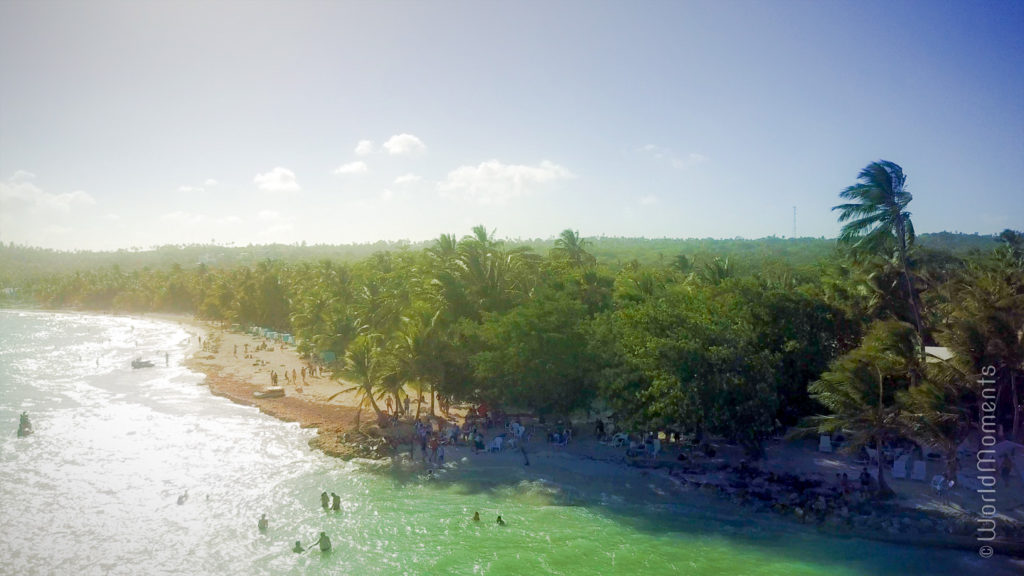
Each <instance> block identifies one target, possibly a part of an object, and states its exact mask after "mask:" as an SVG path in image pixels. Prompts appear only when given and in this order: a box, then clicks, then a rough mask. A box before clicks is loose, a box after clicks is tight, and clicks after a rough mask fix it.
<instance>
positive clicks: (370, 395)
mask: <svg viewBox="0 0 1024 576" xmlns="http://www.w3.org/2000/svg"><path fill="white" fill-rule="evenodd" d="M366 397H367V399H369V400H370V406H372V407H373V412H374V414H376V415H377V421H378V422H379V421H380V420H381V411H380V406H377V401H376V400H374V399H373V392H371V391H369V390H367V391H366Z"/></svg>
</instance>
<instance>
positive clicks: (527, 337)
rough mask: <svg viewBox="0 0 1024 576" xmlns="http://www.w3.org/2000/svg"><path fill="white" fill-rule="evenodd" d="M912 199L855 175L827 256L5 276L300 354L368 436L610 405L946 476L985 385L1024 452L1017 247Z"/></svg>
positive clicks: (25, 254)
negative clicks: (802, 441)
mask: <svg viewBox="0 0 1024 576" xmlns="http://www.w3.org/2000/svg"><path fill="white" fill-rule="evenodd" d="M903 181H904V176H903V173H902V169H900V167H899V166H897V165H895V164H892V163H888V162H877V163H873V164H871V165H869V166H868V167H867V168H865V169H864V171H862V172H861V174H860V177H859V179H858V182H857V183H856V184H854V185H852V186H850V187H849V188H847V189H846V190H844V191H843V192H842V193H841V194H840V198H841V200H843V201H844V202H845V203H844V204H840V205H839V206H837V207H836V210H837V211H838V213H839V220H840V222H841V223H843V224H844V227H843V231H842V234H841V236H840V238H839V239H838V240H825V239H789V240H786V239H777V238H769V239H762V240H756V241H750V240H668V239H665V240H642V239H617V238H583V237H581V236H580V235H579V234H578V233H577V232H575V231H573V230H565V231H564V232H562V234H561V235H560V236H559V237H558V238H557V239H554V240H553V241H517V242H512V241H503V240H499V239H497V238H496V237H495V233H494V232H492V231H489V230H488V229H486V228H485V227H483V226H478V227H476V228H474V229H473V230H472V231H471V232H470V233H469V234H467V235H465V236H463V237H461V238H458V237H456V236H454V235H442V236H440V237H439V238H437V239H435V240H434V241H432V242H428V243H425V244H421V245H410V244H407V243H401V244H388V245H366V246H360V247H324V246H316V247H303V246H271V247H246V248H221V247H215V246H192V247H181V248H162V249H158V250H155V251H151V252H138V253H130V252H125V253H107V254H95V253H84V254H74V255H69V254H61V253H54V252H49V251H42V250H31V249H26V248H19V247H14V246H7V247H4V248H3V249H2V250H0V255H2V263H3V269H2V270H3V276H4V282H5V283H6V284H5V286H6V287H8V288H17V290H8V291H7V293H8V296H9V297H12V298H13V297H17V298H21V299H30V300H31V301H32V302H34V303H37V304H39V305H42V306H47V307H54V308H67V307H70V308H79V309H91V310H108V311H119V312H142V311H168V312H184V313H194V314H196V315H197V316H198V317H200V318H204V319H209V320H214V321H221V322H224V323H226V324H237V325H240V326H260V327H265V328H270V329H273V330H276V331H279V332H287V333H291V334H293V335H295V337H296V339H297V341H298V342H299V350H300V352H302V353H305V354H309V355H310V356H312V357H315V358H322V359H328V362H329V364H330V368H331V369H332V370H333V371H334V373H335V374H336V375H338V376H339V377H343V378H345V380H346V381H347V382H350V383H352V384H355V385H357V386H358V387H359V391H360V392H361V394H362V396H363V398H364V400H365V402H366V403H367V405H369V406H372V408H373V409H374V410H375V411H377V413H378V416H379V415H380V410H379V406H378V401H379V400H381V399H382V398H384V397H385V396H386V395H391V396H394V397H396V398H397V397H400V396H401V395H403V394H405V393H406V391H407V390H410V389H411V390H414V391H420V392H423V393H424V394H426V395H428V396H429V397H430V398H431V410H433V399H434V397H435V394H432V393H431V392H433V393H436V395H437V396H439V397H442V398H446V399H448V400H451V401H484V402H487V403H489V404H490V405H494V406H501V407H504V408H506V409H508V410H520V409H525V410H531V411H535V412H537V413H540V414H543V415H556V414H557V415H561V414H568V413H570V412H572V411H574V410H577V409H587V408H593V407H595V406H596V407H603V408H604V409H607V410H609V411H613V412H614V418H615V420H616V421H617V423H618V424H619V425H620V426H625V427H628V428H631V429H633V430H661V431H669V430H671V431H677V432H686V433H695V434H697V435H698V436H699V437H703V436H705V435H714V436H719V437H724V438H726V439H727V440H729V441H734V442H738V443H740V444H742V445H743V446H744V447H745V448H746V449H747V450H748V451H749V453H750V454H751V455H753V456H756V455H758V454H759V453H760V452H761V449H762V448H761V447H762V444H763V442H764V440H765V439H766V438H768V437H770V436H771V435H772V434H773V433H774V432H776V431H777V429H778V427H779V426H780V425H784V426H795V427H797V428H801V429H806V430H812V431H822V432H825V431H836V430H841V431H843V432H844V433H845V434H847V435H848V436H849V437H850V439H851V445H852V446H854V447H858V446H863V445H867V444H874V445H878V444H882V443H886V442H891V441H893V440H896V439H899V438H903V439H912V440H914V441H916V442H918V443H919V444H921V445H927V446H929V447H934V448H936V449H938V450H940V451H942V452H943V453H945V454H946V455H947V457H948V463H949V465H950V466H953V465H954V463H955V451H956V447H957V446H958V445H959V444H960V442H961V441H962V440H963V439H964V438H965V437H966V435H967V433H968V432H969V431H970V430H972V429H977V427H978V419H979V414H978V407H979V403H980V402H981V399H982V396H981V394H982V388H981V385H980V384H979V383H978V379H979V377H978V375H979V374H981V373H982V372H983V371H985V370H987V368H986V367H988V366H993V367H994V368H993V370H994V374H993V378H992V379H993V381H994V382H995V387H996V390H997V392H996V397H995V402H996V404H997V408H998V410H997V411H996V414H997V417H998V421H999V424H1000V425H1002V426H1003V427H1004V429H1005V431H1006V434H1007V435H1008V436H1011V435H1012V436H1013V437H1015V438H1020V433H1021V422H1020V417H1021V414H1020V409H1019V406H1020V405H1021V403H1022V399H1024V385H1021V384H1020V382H1021V366H1022V361H1024V343H1022V336H1021V329H1022V327H1024V237H1022V236H1021V234H1020V233H1018V232H1014V231H1011V230H1007V231H1005V232H1003V233H1002V234H1001V235H1000V236H998V237H987V236H976V235H975V236H966V235H954V234H945V233H943V234H935V235H931V236H925V237H922V238H918V237H916V236H915V234H914V231H913V224H912V222H911V220H910V216H909V212H907V210H906V208H907V204H908V203H909V202H910V195H909V194H907V193H906V192H905V191H904V190H903ZM925 238H931V240H930V241H924V239H925ZM72 262H74V266H73V265H72V264H71V263H72ZM12 267H16V268H18V271H17V272H13V271H12ZM60 269H64V270H72V271H70V272H66V271H65V272H58V270H60ZM925 346H944V347H947V348H949V349H950V350H951V351H952V352H953V353H954V356H953V358H952V359H951V360H949V361H946V362H938V361H934V359H929V358H928V357H926V355H925V353H924V350H925ZM989 400H991V399H989ZM396 405H397V406H399V407H401V406H402V405H403V403H402V402H396ZM879 466H880V468H881V464H880V465H879ZM879 472H880V476H879V477H880V479H881V480H882V481H881V485H882V487H883V490H884V488H885V482H884V475H882V474H881V470H880V471H879Z"/></svg>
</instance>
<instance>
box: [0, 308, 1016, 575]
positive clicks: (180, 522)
mask: <svg viewBox="0 0 1024 576" xmlns="http://www.w3.org/2000/svg"><path fill="white" fill-rule="evenodd" d="M189 345H190V337H189V334H188V333H187V332H186V331H185V330H184V329H182V328H181V327H179V326H176V325H174V324H169V323H162V322H155V321H150V320H144V319H133V318H125V317H112V316H90V315H78V314H51V313H36V312H16V311H0V432H2V434H0V574H19V575H33V574H74V575H76V576H77V575H88V574H146V575H151V574H152V575H155V574H359V575H361V574H526V575H539V574H584V575H594V574H622V575H634V574H638V575H648V574H651V575H657V574H693V575H712V574H714V575H787V576H788V575H811V574H827V575H830V576H847V575H850V576H852V575H865V576H867V575H872V576H873V575H886V574H894V575H895V574H900V575H907V574H940V575H941V574H950V575H953V574H956V575H958V576H962V575H966V574H985V575H989V576H990V575H998V574H1011V573H1013V571H1012V569H1011V568H1010V567H1009V566H1008V565H1007V564H1005V563H1003V562H1002V561H1000V560H998V559H992V560H982V559H979V558H977V557H976V556H974V555H972V554H970V553H960V552H948V551H936V550H927V549H917V548H911V547H901V546H890V545H885V544H879V543H874V542H866V541H860V540H849V539H839V538H826V537H822V536H819V535H817V534H814V533H809V532H806V531H802V530H798V529H796V528H795V527H794V526H792V525H790V524H787V523H780V522H777V521H775V520H774V519H772V518H771V517H762V516H757V515H751V514H749V513H747V512H744V511H737V510H735V509H731V508H724V507H721V506H718V505H707V504H695V503H693V502H689V503H688V502H681V503H680V504H677V505H672V506H666V505H660V506H653V505H642V506H641V505H636V506H629V505H627V504H624V503H623V502H622V501H621V500H620V499H617V498H615V497H614V496H608V495H607V494H605V495H604V496H603V497H599V495H597V494H596V493H595V495H593V496H590V495H588V493H587V490H585V489H584V490H582V491H572V492H566V491H565V490H563V489H561V488H560V487H559V486H557V485H555V484H552V483H550V482H544V481H539V480H532V481H527V480H522V479H521V478H520V477H518V476H515V475H511V476H509V477H507V478H502V477H494V476H493V475H491V476H473V475H471V474H459V473H458V472H459V471H458V470H450V471H448V472H446V473H445V474H442V475H441V477H440V478H438V479H436V480H428V479H426V478H425V477H423V476H422V474H421V473H420V471H419V470H418V469H410V470H402V469H399V470H397V471H389V470H387V469H383V468H381V467H380V466H378V465H376V464H374V463H345V462H341V461H339V460H335V459H332V458H328V457H326V456H323V455H322V454H320V453H318V452H313V451H311V450H309V449H308V447H307V444H306V443H307V441H308V440H309V439H310V438H311V437H312V434H313V433H312V432H311V431H308V430H301V429H299V428H298V427H297V426H296V425H295V424H288V423H283V422H280V421H277V420H275V419H272V418H270V417H267V416H265V415H263V414H260V413H258V412H257V411H256V410H255V409H253V408H248V407H242V406H238V405H235V404H232V403H230V402H228V401H227V400H224V399H222V398H217V397H214V396H211V395H210V394H209V391H208V390H207V389H206V388H205V387H203V386H200V385H199V384H200V383H201V381H202V376H201V375H198V374H194V373H192V372H190V371H188V370H187V369H186V368H184V367H183V366H181V361H182V360H183V358H184V356H185V354H186V353H187V351H188V346H189ZM165 353H166V354H167V355H168V361H167V365H166V366H165V362H164V354H165ZM135 357H142V358H144V359H149V360H152V361H153V362H154V363H155V364H156V366H155V367H154V368H149V369H142V370H132V369H131V366H130V363H131V360H132V359H133V358H135ZM22 410H27V411H28V412H29V414H30V416H31V418H32V422H33V424H34V426H35V429H36V433H35V434H34V435H32V436H31V437H28V438H23V439H19V438H17V437H16V435H15V431H16V429H17V426H18V414H19V413H20V412H21V411H22ZM457 466H458V464H457V463H456V468H457ZM186 490H187V491H188V495H189V497H188V499H187V501H186V502H185V503H184V504H182V505H178V503H177V499H178V496H179V495H181V494H182V493H184V492H185V491H186ZM324 490H327V491H329V492H330V491H333V492H336V493H338V494H339V495H340V496H341V499H342V507H343V512H341V513H327V512H324V511H322V510H321V508H320V505H319V494H320V492H321V491H324ZM569 494H571V497H570V496H569ZM475 510H479V511H480V512H481V516H482V517H483V518H484V522H481V523H473V522H471V521H470V520H469V518H470V517H471V515H472V513H473V511H475ZM264 512H265V513H266V514H267V516H268V518H270V529H269V530H268V531H267V533H265V534H261V533H259V531H258V530H257V529H256V522H257V519H258V518H259V516H260V514H261V513H264ZM497 514H502V515H503V517H504V519H505V520H506V521H507V522H508V525H507V526H505V527H499V526H496V525H495V524H494V523H493V520H494V517H495V516H496V515H497ZM321 530H323V531H326V532H327V533H328V534H329V535H330V537H331V539H332V541H333V544H334V550H333V551H332V552H331V553H329V554H321V553H320V552H319V551H318V550H315V551H311V552H309V553H306V554H294V553H293V552H291V550H290V548H291V545H292V544H293V543H294V541H295V540H297V539H298V540H302V542H303V544H304V545H307V544H309V543H310V542H311V541H312V540H313V539H314V536H315V535H316V534H318V533H319V532H320V531H321Z"/></svg>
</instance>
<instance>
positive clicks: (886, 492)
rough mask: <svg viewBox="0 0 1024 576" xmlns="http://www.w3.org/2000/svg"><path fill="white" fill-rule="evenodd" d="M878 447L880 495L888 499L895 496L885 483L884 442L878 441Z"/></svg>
mask: <svg viewBox="0 0 1024 576" xmlns="http://www.w3.org/2000/svg"><path fill="white" fill-rule="evenodd" d="M875 445H876V446H878V494H879V496H881V497H883V498H887V497H889V496H892V495H893V494H895V492H893V490H892V488H890V487H889V483H888V482H886V481H885V464H886V461H885V454H883V453H882V442H881V441H876V443H875Z"/></svg>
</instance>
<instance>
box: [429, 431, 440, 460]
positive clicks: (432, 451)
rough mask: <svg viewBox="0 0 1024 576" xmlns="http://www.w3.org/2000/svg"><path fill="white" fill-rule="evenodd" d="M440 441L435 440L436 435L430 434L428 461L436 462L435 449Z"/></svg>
mask: <svg viewBox="0 0 1024 576" xmlns="http://www.w3.org/2000/svg"><path fill="white" fill-rule="evenodd" d="M438 446H440V443H439V442H438V441H437V436H435V435H433V434H431V435H430V461H431V462H437V449H438Z"/></svg>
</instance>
